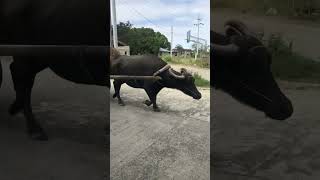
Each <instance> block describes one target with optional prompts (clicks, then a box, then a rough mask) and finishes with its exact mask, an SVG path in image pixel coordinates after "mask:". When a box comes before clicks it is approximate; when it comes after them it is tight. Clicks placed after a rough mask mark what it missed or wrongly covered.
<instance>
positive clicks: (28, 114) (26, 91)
mask: <svg viewBox="0 0 320 180" xmlns="http://www.w3.org/2000/svg"><path fill="white" fill-rule="evenodd" d="M27 63H30V62H28V61H27V60H25V61H16V60H14V62H13V63H12V64H11V65H10V70H11V75H12V80H13V84H14V89H15V91H16V100H15V102H14V103H13V104H12V105H11V107H10V109H9V113H10V114H12V115H14V114H15V113H18V112H20V111H21V110H23V113H24V116H25V118H26V123H27V131H28V133H29V135H30V136H31V137H32V138H33V139H36V140H47V139H48V137H47V135H46V133H45V132H44V131H43V129H42V128H41V126H40V124H39V122H38V121H37V120H36V119H35V117H34V115H33V112H32V108H31V91H32V87H33V83H34V78H35V75H36V73H37V72H39V71H41V70H42V69H44V68H45V67H44V66H41V65H39V64H38V65H34V66H32V65H31V63H30V64H27Z"/></svg>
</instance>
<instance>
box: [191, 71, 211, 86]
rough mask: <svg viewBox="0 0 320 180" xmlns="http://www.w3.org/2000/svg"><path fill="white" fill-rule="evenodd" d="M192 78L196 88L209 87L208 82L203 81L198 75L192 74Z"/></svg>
mask: <svg viewBox="0 0 320 180" xmlns="http://www.w3.org/2000/svg"><path fill="white" fill-rule="evenodd" d="M193 77H194V79H195V84H196V86H198V87H209V86H210V81H208V80H206V79H204V78H203V77H201V76H200V75H199V74H198V73H194V74H193Z"/></svg>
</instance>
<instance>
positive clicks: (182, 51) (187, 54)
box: [172, 49, 193, 57]
mask: <svg viewBox="0 0 320 180" xmlns="http://www.w3.org/2000/svg"><path fill="white" fill-rule="evenodd" d="M192 54H193V50H192V49H172V55H173V56H185V57H191V56H192Z"/></svg>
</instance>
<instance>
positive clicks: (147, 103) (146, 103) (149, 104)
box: [144, 100, 152, 106]
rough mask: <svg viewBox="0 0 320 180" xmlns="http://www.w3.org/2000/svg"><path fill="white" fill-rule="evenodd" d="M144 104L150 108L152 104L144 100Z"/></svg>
mask: <svg viewBox="0 0 320 180" xmlns="http://www.w3.org/2000/svg"><path fill="white" fill-rule="evenodd" d="M144 104H145V105H147V106H151V104H152V102H151V101H149V100H146V101H144Z"/></svg>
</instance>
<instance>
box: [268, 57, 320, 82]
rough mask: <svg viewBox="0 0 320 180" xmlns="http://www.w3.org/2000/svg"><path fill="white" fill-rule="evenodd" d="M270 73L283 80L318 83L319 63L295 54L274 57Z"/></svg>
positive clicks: (319, 75)
mask: <svg viewBox="0 0 320 180" xmlns="http://www.w3.org/2000/svg"><path fill="white" fill-rule="evenodd" d="M272 72H273V74H274V76H275V77H277V78H279V79H283V80H288V81H298V82H310V83H320V62H316V61H314V60H312V59H309V58H306V57H303V56H301V55H299V54H296V53H292V54H277V55H274V56H273V61H272Z"/></svg>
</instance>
